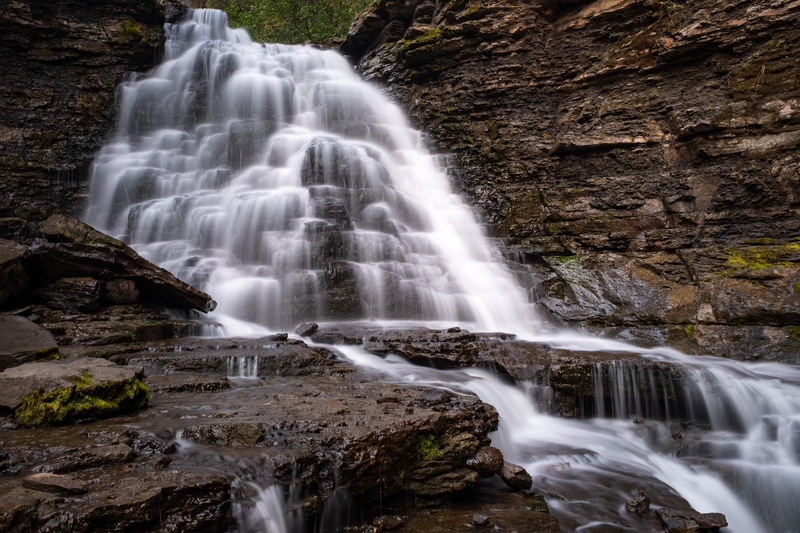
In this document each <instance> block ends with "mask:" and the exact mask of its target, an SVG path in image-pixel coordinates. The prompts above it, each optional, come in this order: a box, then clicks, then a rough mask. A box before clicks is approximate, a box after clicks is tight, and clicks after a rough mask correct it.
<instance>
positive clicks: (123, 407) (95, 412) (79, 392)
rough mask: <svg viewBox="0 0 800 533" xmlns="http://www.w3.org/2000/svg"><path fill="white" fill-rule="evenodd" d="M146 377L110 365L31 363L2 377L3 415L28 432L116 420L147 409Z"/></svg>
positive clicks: (93, 361) (0, 399)
mask: <svg viewBox="0 0 800 533" xmlns="http://www.w3.org/2000/svg"><path fill="white" fill-rule="evenodd" d="M143 377H144V374H143V372H142V368H141V367H134V366H119V365H117V364H115V363H113V362H111V361H108V360H105V359H94V358H86V359H77V360H71V361H53V362H48V363H28V364H24V365H22V366H18V367H16V368H12V369H8V370H6V371H4V372H3V373H0V409H3V410H10V411H13V412H14V418H15V420H16V422H17V424H19V425H21V426H25V427H37V426H42V425H57V424H67V423H70V422H75V421H76V420H81V419H87V418H103V417H108V416H113V415H117V414H120V413H124V412H128V411H132V410H135V409H141V408H142V407H144V406H145V405H147V402H148V400H149V398H150V392H149V390H148V389H147V386H146V385H145V384H144V382H143V381H142V378H143Z"/></svg>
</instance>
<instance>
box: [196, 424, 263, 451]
mask: <svg viewBox="0 0 800 533" xmlns="http://www.w3.org/2000/svg"><path fill="white" fill-rule="evenodd" d="M183 437H184V438H186V439H188V440H191V441H194V442H197V443H200V444H214V445H215V446H230V447H234V448H242V447H245V446H255V445H256V444H258V443H259V442H261V441H262V440H264V432H263V431H262V430H261V429H259V428H258V427H256V426H254V425H252V424H246V423H236V424H230V425H219V424H215V425H208V426H194V427H190V428H186V430H185V431H184V432H183Z"/></svg>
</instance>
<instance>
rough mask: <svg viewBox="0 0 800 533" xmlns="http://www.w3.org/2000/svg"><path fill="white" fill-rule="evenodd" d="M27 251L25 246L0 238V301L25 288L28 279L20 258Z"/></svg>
mask: <svg viewBox="0 0 800 533" xmlns="http://www.w3.org/2000/svg"><path fill="white" fill-rule="evenodd" d="M27 253H28V248H27V247H25V246H22V245H21V244H17V243H15V242H14V241H9V240H6V239H0V303H3V302H4V301H5V300H6V299H8V297H9V296H13V295H15V294H19V293H20V292H22V291H23V290H24V289H25V286H26V285H27V283H28V279H27V277H26V275H25V269H24V267H23V266H22V260H23V258H24V257H25V255H26V254H27Z"/></svg>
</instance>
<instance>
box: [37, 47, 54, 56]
mask: <svg viewBox="0 0 800 533" xmlns="http://www.w3.org/2000/svg"><path fill="white" fill-rule="evenodd" d="M39 55H40V56H42V57H50V56H52V55H53V51H52V50H48V49H47V48H40V49H39Z"/></svg>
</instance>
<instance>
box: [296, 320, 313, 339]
mask: <svg viewBox="0 0 800 533" xmlns="http://www.w3.org/2000/svg"><path fill="white" fill-rule="evenodd" d="M318 329H319V326H318V325H317V323H316V322H303V323H302V324H300V325H299V326H297V329H295V330H294V332H295V333H297V334H298V335H300V336H301V337H310V336H311V335H313V334H314V333H316V331H317V330H318Z"/></svg>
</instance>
